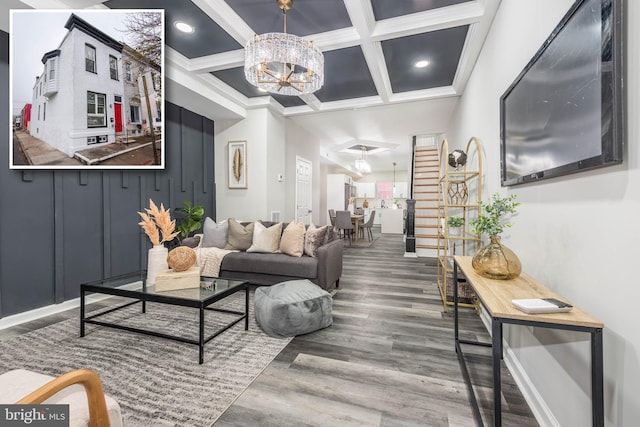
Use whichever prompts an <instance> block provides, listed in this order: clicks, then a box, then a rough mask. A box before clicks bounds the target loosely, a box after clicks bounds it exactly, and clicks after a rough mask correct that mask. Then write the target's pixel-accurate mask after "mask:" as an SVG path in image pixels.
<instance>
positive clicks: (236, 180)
mask: <svg viewBox="0 0 640 427" xmlns="http://www.w3.org/2000/svg"><path fill="white" fill-rule="evenodd" d="M227 179H228V183H229V188H247V141H229V143H228V146H227Z"/></svg>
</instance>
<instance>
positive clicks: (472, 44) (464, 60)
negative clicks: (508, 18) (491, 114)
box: [452, 0, 500, 94]
mask: <svg viewBox="0 0 640 427" xmlns="http://www.w3.org/2000/svg"><path fill="white" fill-rule="evenodd" d="M483 6H484V13H485V14H486V15H488V16H495V14H496V12H497V10H498V7H499V6H500V0H484V1H483ZM492 21H493V20H491V19H483V20H481V21H480V22H478V23H477V24H473V25H471V26H469V31H468V32H467V38H466V40H465V43H464V46H463V48H462V52H461V54H460V61H459V62H458V68H457V69H456V75H455V76H454V78H453V84H452V86H453V88H454V89H455V91H456V93H459V94H462V93H463V92H464V88H465V87H466V86H467V81H468V80H469V77H470V76H471V73H472V72H473V67H475V65H476V61H477V60H478V56H480V51H481V50H482V46H483V45H484V40H485V39H486V37H487V34H488V33H489V30H490V29H491V23H492Z"/></svg>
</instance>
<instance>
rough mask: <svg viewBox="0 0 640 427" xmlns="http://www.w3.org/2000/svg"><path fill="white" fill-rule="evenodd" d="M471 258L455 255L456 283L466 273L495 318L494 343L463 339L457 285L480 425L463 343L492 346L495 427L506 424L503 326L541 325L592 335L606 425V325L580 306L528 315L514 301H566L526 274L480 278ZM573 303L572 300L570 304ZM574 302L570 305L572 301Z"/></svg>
mask: <svg viewBox="0 0 640 427" xmlns="http://www.w3.org/2000/svg"><path fill="white" fill-rule="evenodd" d="M471 258H472V257H470V256H454V257H453V260H454V268H453V283H458V271H459V270H460V271H462V273H463V274H464V276H465V277H466V278H467V283H468V284H469V285H470V286H471V287H472V288H473V290H474V291H475V293H476V295H477V296H478V299H479V300H480V303H481V304H482V306H483V307H484V308H485V309H486V311H487V312H488V313H489V315H490V316H491V341H492V343H491V344H488V343H482V342H478V341H468V340H461V339H459V337H458V287H457V286H454V287H453V288H454V293H453V294H454V319H455V326H454V334H455V345H456V353H457V355H458V361H459V363H460V368H461V369H462V375H463V376H464V379H465V382H466V383H467V387H468V388H469V401H470V403H471V406H472V407H473V412H474V416H475V418H476V420H477V422H478V424H479V425H480V426H484V423H483V422H482V417H481V415H480V408H479V407H478V401H477V400H476V396H475V394H474V392H473V386H472V384H471V378H470V376H469V371H468V369H467V365H466V362H465V360H464V354H463V353H462V348H461V346H460V344H471V345H480V346H485V347H492V349H493V354H492V363H493V419H494V423H493V424H494V426H501V425H502V407H501V399H500V393H501V391H500V387H501V383H500V361H501V360H502V353H503V349H502V325H503V324H505V323H508V324H516V325H525V326H538V327H544V328H553V329H564V330H570V331H580V332H586V333H589V334H590V335H591V402H592V404H591V407H592V420H593V425H594V426H596V427H603V426H604V399H603V373H602V370H603V361H602V329H603V328H604V324H603V323H602V322H600V321H599V320H596V319H594V318H593V317H591V316H590V315H588V314H587V313H585V312H584V311H582V310H581V309H580V308H578V307H575V306H574V307H573V309H572V310H571V311H569V312H567V313H553V314H527V313H524V312H522V311H520V310H518V309H517V308H515V307H514V306H513V305H512V304H511V300H513V299H525V298H557V299H560V300H563V301H566V299H565V298H563V297H562V296H560V295H558V294H556V293H555V292H553V291H552V290H551V289H549V288H547V287H546V286H544V285H542V284H541V283H539V282H537V281H536V280H535V279H533V278H532V277H530V276H528V275H527V274H525V273H522V274H521V275H520V276H519V277H517V278H515V279H513V280H492V279H487V278H485V277H482V276H480V275H479V274H477V273H476V272H475V270H474V269H473V267H472V265H471ZM566 302H569V301H566ZM569 303H570V302H569Z"/></svg>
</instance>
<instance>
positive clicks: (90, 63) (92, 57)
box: [84, 44, 97, 73]
mask: <svg viewBox="0 0 640 427" xmlns="http://www.w3.org/2000/svg"><path fill="white" fill-rule="evenodd" d="M84 64H85V65H84V67H85V70H87V71H89V72H91V73H97V71H96V48H95V47H93V46H91V45H90V44H85V45H84Z"/></svg>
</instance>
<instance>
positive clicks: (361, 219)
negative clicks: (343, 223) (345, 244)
mask: <svg viewBox="0 0 640 427" xmlns="http://www.w3.org/2000/svg"><path fill="white" fill-rule="evenodd" d="M351 222H352V223H353V225H354V226H355V233H356V234H355V236H354V237H353V240H354V241H355V240H358V236H359V235H360V234H359V230H360V222H364V215H359V214H351Z"/></svg>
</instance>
